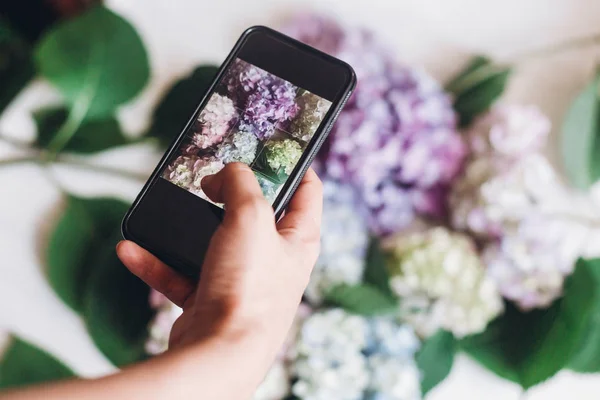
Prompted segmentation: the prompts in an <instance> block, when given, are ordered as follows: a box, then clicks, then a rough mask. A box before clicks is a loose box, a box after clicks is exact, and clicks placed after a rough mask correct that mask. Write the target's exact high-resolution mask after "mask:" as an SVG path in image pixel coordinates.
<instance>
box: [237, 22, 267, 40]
mask: <svg viewBox="0 0 600 400" xmlns="http://www.w3.org/2000/svg"><path fill="white" fill-rule="evenodd" d="M272 32H273V29H271V28H269V27H268V26H265V25H252V26H251V27H249V28H246V30H245V31H244V32H243V33H242V38H246V37H249V36H251V35H253V34H255V33H272Z"/></svg>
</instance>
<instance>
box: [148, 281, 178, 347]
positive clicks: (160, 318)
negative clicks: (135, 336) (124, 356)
mask: <svg viewBox="0 0 600 400" xmlns="http://www.w3.org/2000/svg"><path fill="white" fill-rule="evenodd" d="M149 300H150V307H152V309H153V310H155V311H156V315H155V316H154V318H153V319H152V321H151V322H150V326H149V327H148V340H147V341H146V346H145V347H146V352H147V353H148V354H151V355H157V354H161V353H163V352H165V351H167V349H168V347H169V336H170V334H171V328H172V327H173V324H174V323H175V321H176V320H177V318H179V316H180V315H181V314H182V312H183V311H182V310H181V308H179V307H177V306H176V305H175V304H174V303H172V302H171V301H170V300H169V299H167V298H166V297H165V296H164V295H163V294H161V293H159V292H157V291H156V290H151V291H150V299H149Z"/></svg>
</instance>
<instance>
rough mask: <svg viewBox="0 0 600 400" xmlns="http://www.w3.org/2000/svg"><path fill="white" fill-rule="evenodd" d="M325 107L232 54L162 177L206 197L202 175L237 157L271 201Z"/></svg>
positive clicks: (324, 103) (322, 101)
mask: <svg viewBox="0 0 600 400" xmlns="http://www.w3.org/2000/svg"><path fill="white" fill-rule="evenodd" d="M330 107H331V102H330V101H328V100H325V99H322V98H321V97H319V96H317V95H315V94H313V93H310V92H308V91H306V90H304V89H302V90H300V88H298V87H296V86H294V85H293V84H292V83H290V82H288V81H286V80H284V79H282V78H279V77H277V76H275V75H273V74H271V73H269V72H267V71H265V70H263V69H260V68H258V67H256V66H254V65H252V64H249V63H247V62H245V61H242V60H240V59H236V60H234V61H233V63H232V65H231V66H230V67H229V68H228V69H227V71H226V72H225V76H224V77H223V79H222V81H221V82H220V83H219V84H218V85H217V87H216V89H215V93H213V94H212V95H211V97H210V99H209V101H208V103H207V105H206V106H205V108H204V109H203V110H202V111H201V113H200V115H199V117H198V119H197V121H196V122H195V124H194V125H193V126H192V128H191V129H190V131H189V132H188V133H187V135H186V136H187V137H186V139H185V140H184V142H183V143H182V144H181V146H180V147H179V149H178V152H177V155H176V157H175V158H174V159H173V161H171V163H170V164H169V166H168V167H167V168H166V170H165V171H164V172H163V174H162V176H163V178H165V179H167V180H169V181H170V182H172V183H174V184H176V185H177V186H179V187H181V188H184V189H186V190H188V191H190V192H192V193H194V194H197V195H198V196H200V197H202V198H205V199H206V196H205V195H204V194H203V192H202V189H201V187H200V180H201V178H202V177H204V176H206V175H208V174H209V173H211V174H212V173H216V172H218V171H219V170H220V169H221V168H222V167H223V166H224V165H225V164H228V163H231V162H242V163H245V164H247V165H249V166H250V167H251V168H252V169H253V170H254V172H255V174H256V176H257V179H258V181H259V183H260V185H261V188H262V189H263V194H264V196H265V197H266V198H267V199H269V201H273V200H275V198H276V196H277V194H278V193H279V191H280V189H281V187H282V186H283V184H284V183H285V181H286V179H287V177H288V176H289V174H290V173H291V172H292V171H293V169H294V167H295V166H296V163H297V162H298V160H299V159H300V156H301V155H302V151H303V149H304V148H306V146H307V144H308V141H309V140H310V139H311V138H312V136H313V135H314V134H315V132H316V130H317V128H318V127H319V126H320V124H321V122H322V120H323V118H325V115H326V114H327V112H328V111H329V108H330ZM290 129H292V131H290ZM263 150H264V151H263ZM259 158H260V162H259Z"/></svg>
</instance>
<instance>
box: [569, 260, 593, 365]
mask: <svg viewBox="0 0 600 400" xmlns="http://www.w3.org/2000/svg"><path fill="white" fill-rule="evenodd" d="M581 264H586V265H587V268H588V269H589V271H590V272H591V273H592V274H593V276H594V284H595V285H597V286H600V259H594V260H579V262H578V263H577V265H578V268H579V265H581ZM569 368H570V369H572V370H574V371H577V372H588V373H589V372H600V291H598V293H596V297H594V305H593V308H592V314H591V317H590V319H589V321H588V324H587V326H586V328H585V331H584V335H583V337H582V340H581V341H580V343H579V346H578V349H577V352H576V353H575V355H574V356H573V357H572V358H571V362H570V363H569Z"/></svg>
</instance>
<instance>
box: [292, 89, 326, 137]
mask: <svg viewBox="0 0 600 400" xmlns="http://www.w3.org/2000/svg"><path fill="white" fill-rule="evenodd" d="M297 102H298V106H299V107H300V111H299V113H298V115H297V116H296V118H294V120H293V121H292V123H291V124H290V133H291V134H292V136H295V137H297V138H298V139H300V140H303V141H308V140H310V139H311V138H312V137H313V135H314V134H315V132H316V131H317V129H318V128H319V125H321V122H322V121H323V119H324V118H325V115H326V114H327V111H329V108H330V107H331V102H330V101H329V100H325V99H323V98H321V97H319V96H317V95H315V94H312V93H310V92H308V91H306V92H304V93H303V94H302V95H301V96H299V97H298V99H297Z"/></svg>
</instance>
